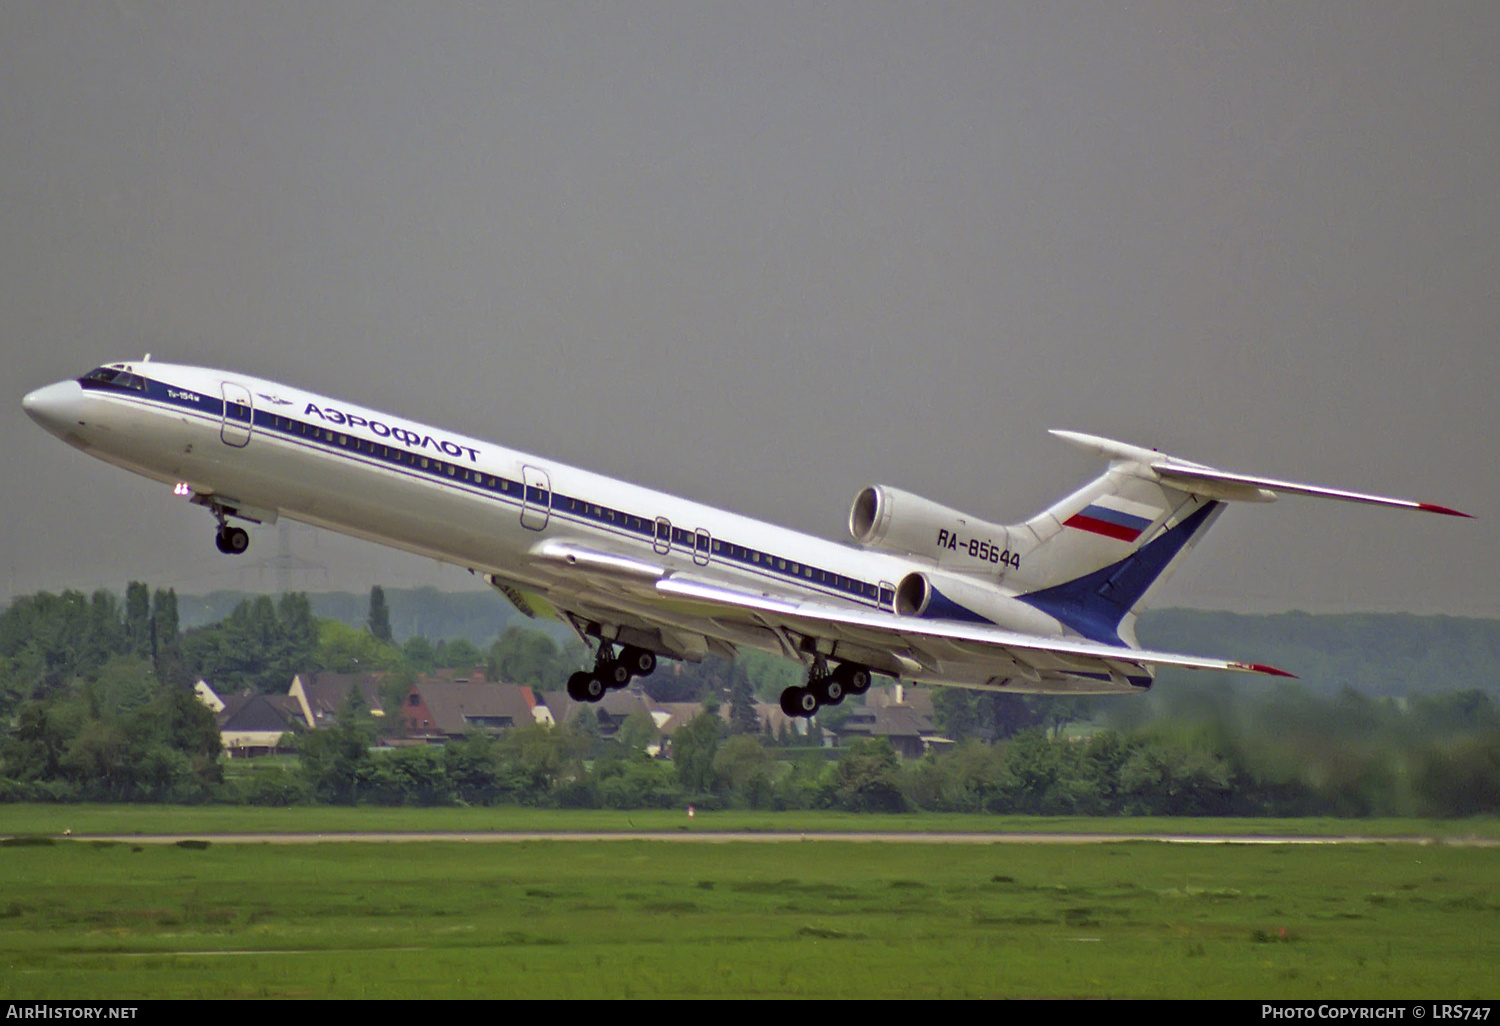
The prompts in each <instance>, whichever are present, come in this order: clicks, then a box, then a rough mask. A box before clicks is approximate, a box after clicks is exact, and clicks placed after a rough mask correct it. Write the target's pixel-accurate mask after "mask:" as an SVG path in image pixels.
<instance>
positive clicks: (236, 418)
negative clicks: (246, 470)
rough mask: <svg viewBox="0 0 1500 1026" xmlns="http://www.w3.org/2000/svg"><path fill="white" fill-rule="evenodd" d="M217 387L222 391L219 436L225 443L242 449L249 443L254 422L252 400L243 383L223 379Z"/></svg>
mask: <svg viewBox="0 0 1500 1026" xmlns="http://www.w3.org/2000/svg"><path fill="white" fill-rule="evenodd" d="M219 387H220V389H221V390H222V391H223V393H224V420H223V422H222V423H221V424H220V426H219V437H220V438H222V439H223V440H224V444H225V445H232V446H234V447H235V448H236V449H243V448H244V447H245V446H247V445H249V444H250V428H251V426H252V425H253V424H254V423H255V405H254V400H252V399H251V398H250V390H249V389H248V388H246V387H245V386H244V385H236V384H234V383H233V382H231V381H224V382H221V383H220V386H219Z"/></svg>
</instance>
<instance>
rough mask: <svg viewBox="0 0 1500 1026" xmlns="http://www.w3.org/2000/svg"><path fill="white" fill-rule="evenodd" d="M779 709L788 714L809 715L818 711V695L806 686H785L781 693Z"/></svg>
mask: <svg viewBox="0 0 1500 1026" xmlns="http://www.w3.org/2000/svg"><path fill="white" fill-rule="evenodd" d="M781 711H782V712H784V713H786V715H788V716H811V715H812V714H813V713H815V712H817V711H818V696H817V695H815V694H813V693H812V692H811V691H810V690H808V689H807V688H798V687H790V688H787V689H786V690H785V691H783V692H782V693H781Z"/></svg>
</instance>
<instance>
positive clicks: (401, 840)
mask: <svg viewBox="0 0 1500 1026" xmlns="http://www.w3.org/2000/svg"><path fill="white" fill-rule="evenodd" d="M66 839H68V840H74V841H116V842H123V843H130V844H178V843H181V842H183V841H209V842H211V843H213V844H340V843H367V844H368V843H383V844H407V843H416V842H424V841H456V842H465V843H470V844H517V843H521V842H535V841H661V842H664V843H683V842H685V843H690V844H744V843H749V844H790V843H803V842H807V843H816V842H826V841H833V842H843V843H857V844H1120V843H1124V842H1129V841H1156V842H1158V843H1161V844H1415V845H1450V846H1454V847H1468V848H1494V847H1500V839H1497V838H1485V837H1418V836H1405V837H1366V836H1361V835H1357V834H1348V835H1337V836H1335V835H1328V836H1290V835H1288V836H1278V835H1274V834H1258V835H1233V834H1040V833H1009V834H967V833H806V834H803V833H794V832H786V833H778V832H733V831H709V830H703V831H693V830H679V831H670V832H661V833H650V832H645V831H637V832H620V833H613V832H597V833H590V832H530V833H528V832H521V833H484V832H476V833H415V832H413V833H380V832H375V833H328V834H76V835H68V836H67V837H66Z"/></svg>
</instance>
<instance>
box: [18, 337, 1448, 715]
mask: <svg viewBox="0 0 1500 1026" xmlns="http://www.w3.org/2000/svg"><path fill="white" fill-rule="evenodd" d="M22 405H23V407H24V408H25V410H26V412H27V414H29V415H30V416H31V418H32V419H33V420H35V421H36V422H37V423H38V424H40V425H41V426H42V427H43V428H45V429H46V430H47V431H49V432H51V433H52V434H54V435H57V436H58V437H59V438H62V439H63V440H64V441H66V442H67V443H69V444H70V445H72V446H74V447H76V448H78V449H80V450H82V451H83V452H85V453H88V454H89V455H91V456H95V457H97V458H99V459H101V460H104V461H105V462H107V463H112V464H115V465H116V466H119V467H123V468H124V469H126V470H129V471H132V472H134V473H137V474H140V475H143V476H145V477H148V478H151V479H153V480H155V481H159V482H162V483H163V484H169V485H171V486H172V487H173V490H174V492H175V493H176V494H177V495H179V496H183V497H186V498H188V499H189V500H190V501H191V502H193V503H196V504H197V505H200V506H203V507H205V508H206V509H207V510H208V511H209V512H210V513H212V514H213V516H214V518H215V520H216V522H217V525H218V529H217V532H216V534H215V542H216V544H217V547H218V549H219V551H220V552H223V553H226V554H239V553H243V552H244V551H245V550H246V549H247V548H248V547H249V544H250V536H249V534H248V532H247V531H246V530H245V528H244V527H242V526H239V523H238V522H249V523H252V524H271V523H274V522H275V521H276V520H277V518H278V517H281V516H286V517H289V518H291V519H294V520H297V521H301V522H303V523H307V524H312V525H314V526H317V527H322V528H327V529H330V530H333V531H338V532H341V533H344V534H347V535H352V536H354V537H357V538H363V539H367V540H369V541H374V542H378V543H381V544H384V545H389V546H393V547H395V548H398V549H404V550H406V551H408V552H412V553H417V554H419V555H423V556H430V557H432V558H434V559H437V560H441V561H444V562H447V563H452V564H455V565H457V566H460V567H465V568H467V569H469V570H470V571H471V572H472V573H476V574H480V575H482V576H483V577H484V579H485V580H486V581H488V582H489V583H490V584H491V585H492V586H493V587H495V588H496V589H497V590H498V591H499V592H500V593H501V594H503V595H504V596H505V597H506V598H507V599H508V600H509V601H510V602H511V603H512V604H513V605H514V606H515V607H516V609H518V610H519V611H520V612H521V613H523V614H525V615H526V616H528V617H552V618H555V619H558V620H560V621H562V622H563V623H565V624H567V625H568V626H569V627H571V628H572V629H573V631H574V632H575V633H576V634H577V635H578V636H579V638H580V639H581V640H583V642H584V643H585V645H587V646H589V647H591V648H592V649H593V652H594V665H593V668H592V669H586V670H580V671H578V672H577V673H575V674H573V675H572V677H570V678H569V680H568V685H567V691H568V695H569V696H570V697H571V698H573V699H574V700H575V701H580V702H597V701H599V700H600V699H601V698H602V697H603V696H604V695H605V694H606V693H607V692H608V691H609V690H611V689H614V688H621V687H624V686H626V685H627V684H629V683H630V681H631V680H632V679H633V678H635V677H639V676H644V675H647V674H649V673H651V672H652V671H653V670H654V669H655V668H656V662H657V659H658V657H665V658H671V659H679V660H691V661H696V660H700V659H702V658H703V657H704V656H705V655H707V654H709V653H714V654H717V655H720V656H724V657H726V658H732V657H733V656H734V655H735V653H736V652H737V651H738V650H740V649H742V648H750V649H759V650H763V651H767V652H771V653H775V654H779V655H783V656H786V657H788V658H791V659H794V660H797V661H799V662H801V663H802V664H804V665H805V667H806V683H804V684H802V685H794V686H792V687H788V688H787V689H786V690H785V691H783V692H782V694H781V708H782V710H783V711H784V712H785V713H786V714H787V715H788V716H800V717H811V716H813V715H814V714H815V713H816V712H817V711H818V709H820V708H822V707H824V706H829V705H837V704H838V703H840V702H841V701H843V699H844V698H845V696H847V695H860V694H863V693H864V692H865V691H866V690H867V689H868V688H869V687H870V683H871V675H872V674H883V675H886V676H890V677H894V678H896V679H898V680H906V681H913V682H921V683H926V684H940V685H953V686H959V687H966V688H975V689H980V690H987V691H994V692H1003V693H1019V694H1066V695H1091V694H1119V693H1140V692H1143V691H1145V690H1147V689H1148V688H1149V687H1150V686H1151V683H1152V680H1153V679H1154V676H1155V670H1156V668H1157V667H1161V666H1175V667H1184V668H1188V669H1196V670H1222V671H1236V672H1247V673H1258V674H1267V675H1273V676H1285V677H1290V676H1293V675H1292V674H1290V673H1287V672H1286V671H1284V670H1279V669H1276V668H1275V667H1272V666H1267V665H1264V664H1261V663H1247V662H1237V661H1231V660H1225V659H1213V658H1206V657H1200V656H1192V655H1180V654H1174V653H1168V652H1152V651H1147V650H1143V649H1142V648H1141V647H1140V645H1139V643H1138V641H1137V639H1136V635H1135V622H1136V618H1137V616H1138V615H1139V613H1140V612H1141V610H1142V608H1143V607H1144V606H1145V605H1146V603H1147V601H1148V600H1149V599H1150V598H1151V596H1152V595H1153V593H1155V592H1156V591H1157V589H1158V588H1160V586H1161V585H1162V583H1163V582H1164V581H1165V580H1166V579H1167V577H1168V576H1169V575H1170V574H1171V572H1172V571H1173V570H1174V569H1175V567H1176V566H1177V565H1178V563H1179V562H1180V561H1181V560H1182V558H1183V557H1184V556H1186V555H1187V553H1188V552H1189V551H1190V550H1191V549H1192V547H1193V546H1194V545H1195V544H1196V543H1197V542H1198V541H1199V540H1200V539H1201V538H1202V537H1203V536H1204V534H1205V533H1206V532H1207V531H1208V529H1209V528H1210V527H1211V526H1212V525H1213V524H1214V522H1215V521H1216V520H1217V519H1218V518H1219V516H1220V514H1221V513H1223V511H1224V509H1225V507H1226V505H1227V504H1228V503H1231V502H1269V501H1274V500H1275V499H1276V498H1277V497H1278V496H1280V495H1282V494H1290V495H1304V496H1315V497H1320V498H1328V499H1337V500H1343V501H1347V502H1358V503H1367V504H1374V505H1381V506H1395V507H1402V508H1407V509H1415V510H1422V511H1427V512H1432V513H1439V514H1444V515H1448V516H1460V517H1462V516H1468V514H1465V513H1460V512H1458V511H1457V510H1454V509H1449V508H1447V507H1445V506H1438V505H1435V504H1432V503H1426V502H1415V501H1412V500H1408V499H1395V498H1387V497H1383V496H1378V495H1367V494H1363V493H1360V492H1351V491H1344V490H1340V489H1334V488H1324V487H1319V486H1315V485H1307V484H1298V483H1296V482H1291V481H1281V480H1276V479H1273V478H1266V477H1258V476H1253V475H1247V474H1237V473H1230V472H1227V471H1223V470H1218V469H1215V468H1213V467H1209V466H1205V465H1203V464H1201V463H1194V462H1191V461H1188V460H1185V459H1180V458H1178V457H1175V456H1169V455H1165V454H1162V453H1160V452H1157V451H1156V450H1154V449H1146V448H1141V447H1139V446H1134V445H1128V444H1126V443H1123V442H1117V441H1112V440H1110V439H1107V438H1101V437H1098V436H1095V435H1088V434H1083V433H1080V432H1075V431H1053V432H1052V434H1053V435H1055V436H1056V437H1058V438H1059V439H1061V440H1063V441H1065V442H1069V443H1071V444H1073V445H1075V446H1078V447H1080V448H1082V449H1085V450H1087V451H1089V452H1092V453H1094V454H1095V455H1097V456H1099V457H1100V458H1102V459H1104V460H1106V461H1107V468H1106V470H1105V471H1104V473H1103V474H1102V475H1100V476H1099V477H1097V478H1095V479H1094V480H1093V481H1090V482H1089V483H1087V484H1085V485H1084V486H1083V487H1081V488H1079V489H1078V490H1077V491H1075V492H1073V493H1072V494H1071V495H1069V496H1067V497H1066V498H1064V499H1062V500H1061V501H1059V502H1057V503H1056V504H1054V505H1053V506H1051V507H1050V508H1048V509H1046V510H1043V511H1042V512H1040V513H1038V514H1037V515H1036V516H1034V517H1032V518H1031V519H1029V520H1026V521H1023V522H1021V523H1016V524H1010V525H1002V524H996V523H991V522H988V521H985V520H982V519H980V518H977V517H974V516H970V515H969V514H966V513H962V512H960V511H958V510H954V509H950V508H948V507H946V506H942V505H940V504H938V503H936V502H933V501H931V500H928V499H924V498H922V497H920V496H917V495H913V494H911V493H909V492H904V491H900V490H899V489H896V488H892V487H890V486H888V485H874V486H871V487H868V488H865V489H863V490H862V491H860V492H859V494H858V495H857V496H856V497H855V499H854V503H853V506H852V508H851V509H850V511H849V532H850V535H851V536H852V538H853V541H854V542H855V543H856V544H855V545H854V546H851V545H847V544H841V543H837V542H832V541H827V540H824V539H821V538H815V537H812V536H809V535H805V534H800V533H798V532H795V531H791V530H788V529H785V528H781V527H776V526H774V525H771V524H766V523H762V522H759V521H756V520H752V519H749V518H747V517H742V516H737V515H735V514H733V513H728V512H725V511H722V510H718V509H714V508H712V507H709V506H705V505H701V504H698V503H695V502H690V501H688V500H685V499H680V498H676V497H673V496H670V495H665V494H662V493H660V492H656V491H651V490H649V489H646V488H642V487H638V486H635V485H632V484H628V483H625V482H622V481H616V480H611V479H610V478H607V477H604V476H602V475H599V474H595V473H591V472H589V471H586V470H580V469H577V468H575V467H569V466H564V465H563V464H560V463H554V462H551V461H549V460H544V459H540V458H538V457H535V456H529V455H526V454H524V453H520V452H516V451H514V450H511V449H506V448H503V447H501V446H498V445H494V444H492V443H490V442H486V441H482V440H479V439H473V438H467V437H464V436H461V435H457V434H454V433H452V432H448V431H444V430H442V429H439V428H435V427H431V426H428V425H425V424H419V423H416V422H414V421H410V420H406V419H404V418H401V417H395V416H391V415H388V414H385V413H380V412H378V411H375V410H370V409H366V408H364V407H360V406H354V405H351V404H348V403H345V402H341V401H338V400H335V399H331V398H328V397H326V396H322V395H315V394H313V393H310V392H306V391H303V390H301V389H297V388H292V387H290V386H287V385H281V384H276V383H274V382H271V381H264V380H260V379H258V378H253V377H248V376H245V375H241V374H234V373H230V372H226V371H220V370H212V369H207V368H200V367H189V366H180V365H174V364H168V363H162V362H154V361H152V360H151V359H150V356H149V354H148V355H147V356H146V357H145V358H144V359H142V360H139V361H128V362H123V363H112V364H107V365H105V366H102V367H99V368H97V369H95V370H92V371H90V372H88V373H87V374H85V375H83V376H82V377H80V378H78V379H77V380H73V381H63V382H59V383H57V384H53V385H48V386H45V387H43V388H40V389H37V390H36V391H33V392H31V393H30V394H28V395H27V396H26V397H25V398H24V400H23V402H22Z"/></svg>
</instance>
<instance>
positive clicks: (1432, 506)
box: [1417, 502, 1474, 520]
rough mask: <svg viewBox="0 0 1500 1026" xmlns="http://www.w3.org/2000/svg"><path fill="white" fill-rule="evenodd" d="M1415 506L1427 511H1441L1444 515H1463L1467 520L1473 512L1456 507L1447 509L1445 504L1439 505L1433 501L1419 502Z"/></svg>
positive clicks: (1471, 518) (1471, 516) (1471, 517)
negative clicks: (1466, 511) (1462, 510)
mask: <svg viewBox="0 0 1500 1026" xmlns="http://www.w3.org/2000/svg"><path fill="white" fill-rule="evenodd" d="M1417 508H1418V509H1425V510H1426V511H1427V512H1429V513H1441V514H1442V515H1443V516H1445V517H1464V518H1466V519H1469V520H1473V519H1474V514H1472V513H1463V512H1460V511H1459V510H1456V509H1449V508H1448V507H1447V506H1439V505H1438V504H1437V503H1435V502H1419V503H1417Z"/></svg>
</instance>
